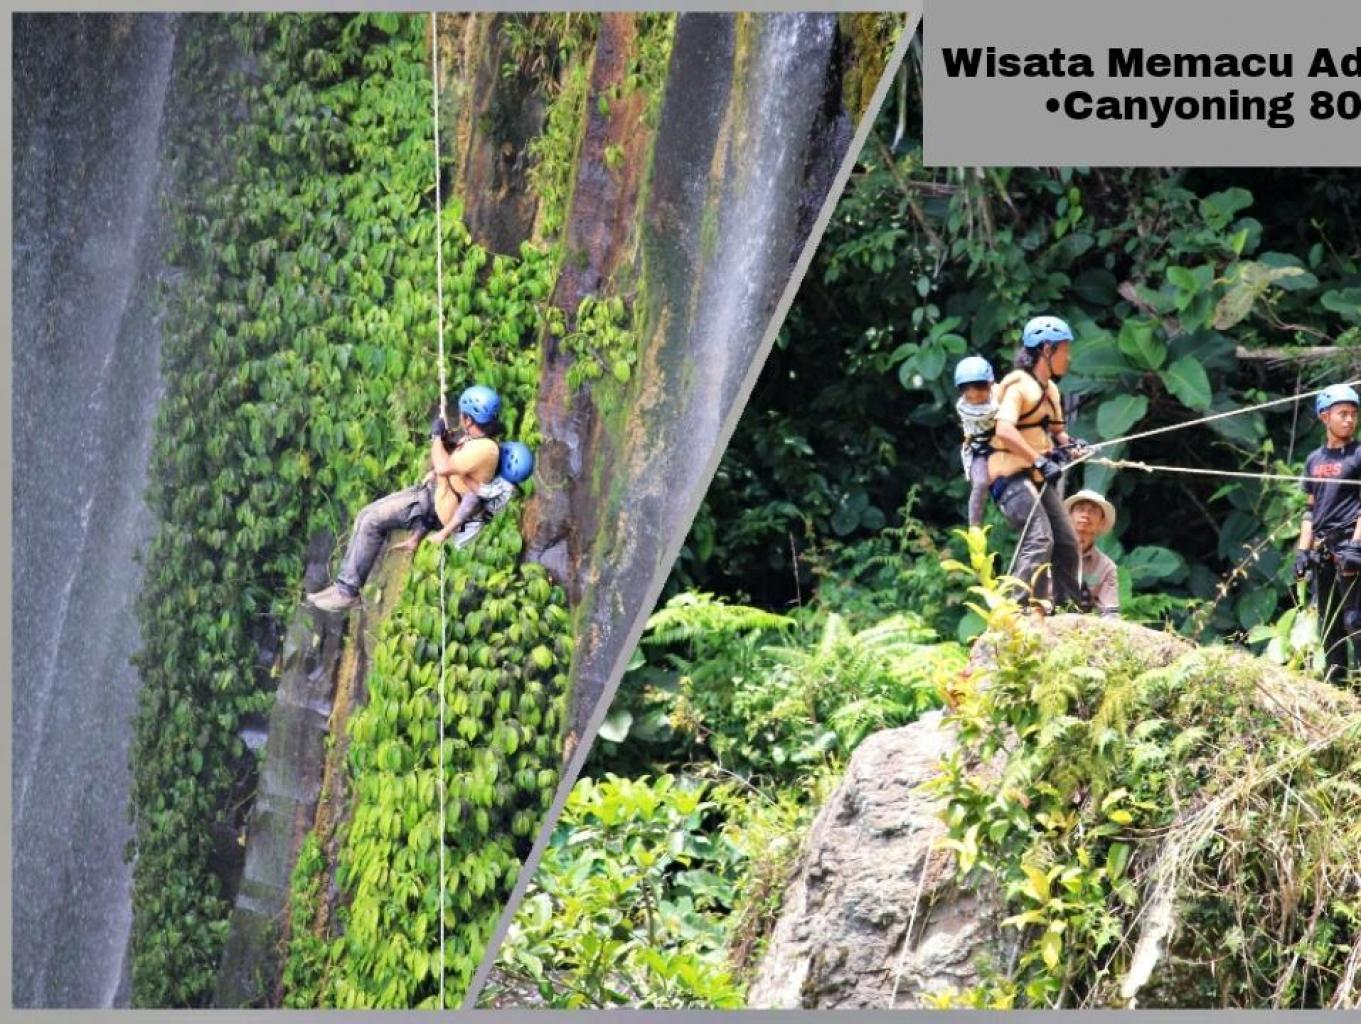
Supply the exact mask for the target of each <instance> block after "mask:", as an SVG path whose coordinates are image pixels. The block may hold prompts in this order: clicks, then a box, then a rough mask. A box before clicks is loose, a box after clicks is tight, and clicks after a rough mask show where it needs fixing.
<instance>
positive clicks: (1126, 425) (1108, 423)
mask: <svg viewBox="0 0 1361 1024" xmlns="http://www.w3.org/2000/svg"><path fill="white" fill-rule="evenodd" d="M1147 412H1148V399H1147V398H1146V397H1145V396H1144V395H1116V396H1115V397H1114V398H1108V399H1106V400H1105V401H1104V402H1102V403H1101V406H1100V408H1098V409H1097V410H1096V430H1097V433H1098V434H1100V435H1101V437H1102V439H1103V440H1111V439H1113V438H1117V437H1123V436H1124V435H1125V434H1127V433H1129V429H1130V428H1131V427H1132V426H1134V424H1136V423H1138V422H1139V421H1140V420H1141V419H1143V418H1144V414H1145V413H1147Z"/></svg>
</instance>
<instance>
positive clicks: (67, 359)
mask: <svg viewBox="0 0 1361 1024" xmlns="http://www.w3.org/2000/svg"><path fill="white" fill-rule="evenodd" d="M174 42H175V22H174V19H173V18H170V17H163V16H138V17H134V16H128V15H103V14H100V15H75V16H72V15H25V16H19V17H16V19H15V24H14V55H15V56H14V86H15V103H14V115H15V116H14V122H15V123H14V132H15V147H14V179H13V193H12V199H13V210H14V242H15V246H14V249H15V253H14V255H15V259H14V278H13V280H14V306H13V308H14V336H13V337H14V410H13V426H14V435H15V442H14V507H13V513H14V516H13V526H12V529H13V541H14V575H13V582H14V607H13V636H14V649H13V653H12V669H13V679H14V689H13V697H14V700H13V707H14V712H13V735H14V752H13V789H12V795H13V811H14V814H13V830H12V836H11V842H12V855H13V875H12V892H13V894H14V934H15V935H16V936H22V937H23V939H22V941H19V942H16V943H15V944H14V952H13V963H12V969H13V1000H14V1004H15V1005H16V1006H50V1007H77V1006H78V1007H86V1006H109V1005H112V1004H113V1003H114V1002H115V1001H116V1000H117V999H118V998H119V996H118V993H119V992H120V990H121V989H122V987H123V985H122V982H123V974H124V959H125V951H126V947H127V942H128V936H129V930H130V927H131V891H130V890H131V869H130V867H129V866H128V865H127V864H125V863H124V862H123V848H124V845H125V844H126V842H127V840H128V839H129V838H130V837H131V828H130V826H129V824H128V820H127V806H128V794H129V788H130V785H131V780H130V776H129V772H128V752H129V744H130V742H131V733H132V725H131V720H132V716H133V714H134V711H135V707H136V687H137V674H136V671H135V670H134V669H133V668H132V666H131V665H130V664H129V661H128V659H129V657H130V656H131V654H132V653H133V652H134V651H135V650H136V649H137V647H138V644H139V637H138V629H137V621H136V616H135V609H134V604H133V602H134V598H135V595H136V593H137V590H138V581H139V579H140V569H139V567H138V566H137V564H136V562H135V561H134V557H135V555H136V553H137V552H138V551H139V550H140V549H141V548H142V547H143V546H144V545H145V542H146V540H147V538H148V536H149V534H150V529H151V520H150V516H149V513H148V511H147V509H146V507H145V504H144V501H143V497H142V495H143V490H144V488H145V483H146V471H147V464H148V460H149V456H150V447H151V421H152V416H153V414H154V411H155V408H156V405H157V403H158V401H159V398H160V384H159V350H160V346H159V331H158V325H157V323H156V319H155V304H154V296H153V294H152V293H153V286H154V281H155V277H156V274H157V272H158V269H159V260H160V240H159V235H158V233H159V229H160V217H159V207H158V196H159V195H160V192H161V188H160V186H161V184H162V179H161V151H160V146H161V122H162V119H163V115H164V112H165V104H166V98H167V93H168V89H169V82H170V77H171V67H172V61H173V54H174Z"/></svg>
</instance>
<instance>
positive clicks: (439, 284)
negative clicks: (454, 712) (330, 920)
mask: <svg viewBox="0 0 1361 1024" xmlns="http://www.w3.org/2000/svg"><path fill="white" fill-rule="evenodd" d="M438 27H439V20H438V15H437V14H436V13H435V12H434V11H431V12H430V117H431V121H432V122H433V124H434V136H435V323H436V331H437V334H438V337H439V414H440V416H441V418H443V417H445V416H447V415H448V413H447V410H446V407H445V395H446V394H447V393H448V390H449V388H448V380H447V377H446V370H445V365H444V224H443V220H442V209H441V208H442V205H443V204H442V201H441V196H440V167H439V48H438V44H437V40H438V35H439V33H438V32H437V29H438ZM444 549H445V545H443V544H441V545H440V548H439V655H440V656H439V758H438V763H439V767H438V771H439V776H438V778H437V780H436V781H437V792H438V797H439V1008H440V1009H441V1010H443V1009H444V1008H445V1003H444V964H445V958H444V904H445V874H444V858H445V838H446V837H445V796H444V720H445V700H444V662H445V655H446V653H447V651H448V642H449V637H448V630H449V620H448V615H447V612H446V610H445V594H444V589H445V582H444V563H445V555H444Z"/></svg>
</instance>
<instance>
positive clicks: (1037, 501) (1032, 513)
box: [1007, 480, 1049, 576]
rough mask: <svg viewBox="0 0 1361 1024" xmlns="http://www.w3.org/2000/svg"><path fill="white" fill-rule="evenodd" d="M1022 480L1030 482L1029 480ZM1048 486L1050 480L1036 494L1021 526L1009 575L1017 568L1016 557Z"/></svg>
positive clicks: (1018, 555) (1009, 567) (1008, 568)
mask: <svg viewBox="0 0 1361 1024" xmlns="http://www.w3.org/2000/svg"><path fill="white" fill-rule="evenodd" d="M1021 482H1022V483H1030V481H1029V480H1023V481H1021ZM1048 486H1049V481H1048V480H1046V481H1045V482H1044V483H1042V484H1041V485H1040V490H1039V493H1038V494H1036V495H1035V503H1034V504H1033V505H1031V506H1030V515H1028V516H1026V517H1025V525H1024V526H1022V527H1021V532H1020V535H1019V536H1018V537H1017V538H1016V550H1015V551H1013V552H1012V553H1011V564H1010V565H1008V566H1007V575H1008V576H1010V575H1012V573H1013V572H1014V571H1015V569H1016V559H1017V558H1019V557H1020V555H1021V545H1022V544H1024V543H1025V535H1026V533H1027V532H1028V531H1029V530H1030V521H1031V520H1032V519H1034V518H1035V510H1036V509H1037V508H1039V507H1040V502H1042V501H1044V491H1045V488H1047V487H1048Z"/></svg>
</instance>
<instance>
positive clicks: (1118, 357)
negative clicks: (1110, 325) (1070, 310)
mask: <svg viewBox="0 0 1361 1024" xmlns="http://www.w3.org/2000/svg"><path fill="white" fill-rule="evenodd" d="M1070 372H1072V373H1074V374H1076V375H1078V376H1080V377H1095V378H1097V379H1110V378H1112V377H1118V376H1120V375H1121V374H1126V373H1134V372H1137V369H1136V368H1135V367H1133V366H1131V365H1130V362H1129V360H1128V359H1126V358H1125V355H1124V353H1122V352H1121V351H1120V346H1119V345H1117V344H1116V342H1115V339H1114V338H1113V337H1111V335H1110V334H1109V333H1107V332H1106V331H1102V332H1100V333H1099V334H1093V335H1088V336H1085V337H1084V338H1083V339H1082V344H1080V345H1076V346H1073V359H1072V367H1071V371H1070Z"/></svg>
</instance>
